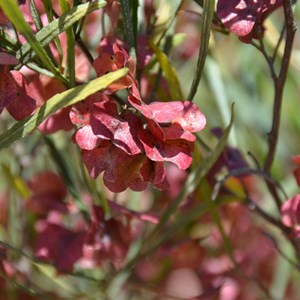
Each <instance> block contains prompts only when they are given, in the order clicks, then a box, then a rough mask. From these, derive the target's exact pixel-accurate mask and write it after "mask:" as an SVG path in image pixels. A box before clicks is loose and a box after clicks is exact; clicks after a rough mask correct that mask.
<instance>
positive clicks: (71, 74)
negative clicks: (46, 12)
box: [59, 0, 75, 87]
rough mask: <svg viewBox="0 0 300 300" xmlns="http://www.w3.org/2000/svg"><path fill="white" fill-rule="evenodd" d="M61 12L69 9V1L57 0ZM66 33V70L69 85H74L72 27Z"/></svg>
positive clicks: (73, 37) (73, 39)
mask: <svg viewBox="0 0 300 300" xmlns="http://www.w3.org/2000/svg"><path fill="white" fill-rule="evenodd" d="M59 3H60V6H61V9H62V11H63V13H67V12H68V11H70V6H69V3H68V2H67V1H66V0H59ZM66 35H67V72H68V75H69V82H70V83H69V87H74V85H75V35H74V32H73V28H72V27H69V28H68V29H67V30H66Z"/></svg>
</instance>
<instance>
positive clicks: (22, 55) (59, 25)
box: [9, 0, 106, 64]
mask: <svg viewBox="0 0 300 300" xmlns="http://www.w3.org/2000/svg"><path fill="white" fill-rule="evenodd" d="M9 1H11V0H9ZM105 4H106V2H105V1H103V0H97V1H95V2H88V3H85V4H81V5H78V6H76V7H73V8H72V9H70V10H69V11H68V12H67V13H65V14H64V15H62V16H61V17H60V18H58V19H55V20H53V21H52V22H51V23H50V24H49V25H47V26H45V27H43V28H42V29H41V30H40V31H39V32H38V33H37V34H36V36H35V38H36V40H37V41H38V42H39V43H40V44H41V45H42V46H45V45H48V44H49V43H50V42H51V41H52V40H53V39H54V38H55V37H56V36H58V35H59V34H60V33H61V32H63V31H65V30H67V29H68V28H69V27H71V26H72V25H73V24H74V23H76V22H77V21H78V20H80V19H81V18H83V17H84V16H85V15H86V14H88V13H90V12H92V11H94V10H97V9H99V8H102V7H104V6H105ZM16 57H17V58H18V59H19V60H21V61H22V62H23V64H25V63H27V62H28V61H29V60H30V59H31V58H32V57H33V54H32V49H31V47H30V44H29V43H25V44H24V45H23V46H22V47H21V49H20V50H19V51H18V52H17V55H16Z"/></svg>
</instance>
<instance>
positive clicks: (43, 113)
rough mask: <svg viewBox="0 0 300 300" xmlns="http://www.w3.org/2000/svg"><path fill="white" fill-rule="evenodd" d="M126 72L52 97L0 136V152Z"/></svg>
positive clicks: (102, 78) (107, 75) (95, 80)
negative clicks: (58, 111)
mask: <svg viewBox="0 0 300 300" xmlns="http://www.w3.org/2000/svg"><path fill="white" fill-rule="evenodd" d="M127 72H128V69H127V68H123V69H120V70H118V71H115V72H111V73H108V74H106V75H104V76H102V77H100V78H97V79H94V80H92V81H90V82H88V83H86V84H83V85H80V86H77V87H75V88H72V89H70V90H67V91H65V92H63V93H60V94H57V95H55V96H53V97H52V98H50V99H49V100H48V101H47V102H46V103H45V104H44V105H43V106H41V107H40V108H39V109H38V110H37V111H36V112H35V113H34V115H32V116H29V117H27V118H25V119H24V120H22V121H19V122H16V123H15V124H14V125H13V126H12V127H11V128H10V129H9V130H7V131H6V132H5V133H3V134H2V135H0V150H1V149H3V148H6V147H8V146H9V145H11V144H12V143H13V142H15V141H17V140H18V139H20V138H23V137H25V136H27V135H28V134H29V133H30V132H32V131H33V130H34V129H36V128H37V127H38V126H39V124H41V123H42V121H43V120H44V119H46V118H47V117H49V116H50V115H51V114H53V113H54V112H56V111H57V110H59V109H61V108H64V107H66V106H69V105H73V104H75V103H77V102H79V101H81V100H83V99H85V98H87V97H88V96H90V95H92V94H94V93H96V92H98V91H100V90H102V89H105V88H106V87H107V86H109V85H110V84H111V83H113V82H114V81H116V80H118V79H119V78H122V77H123V76H125V75H126V73H127Z"/></svg>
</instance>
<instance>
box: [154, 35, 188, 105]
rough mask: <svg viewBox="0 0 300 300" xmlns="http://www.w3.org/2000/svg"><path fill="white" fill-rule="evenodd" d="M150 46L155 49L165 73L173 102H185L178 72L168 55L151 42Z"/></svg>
mask: <svg viewBox="0 0 300 300" xmlns="http://www.w3.org/2000/svg"><path fill="white" fill-rule="evenodd" d="M149 45H150V47H151V48H152V49H153V51H154V53H155V55H156V57H157V60H158V61H159V64H160V66H161V68H162V70H163V72H164V73H165V76H166V79H167V82H168V85H169V88H170V93H171V97H172V100H184V96H183V94H182V91H181V88H180V83H179V80H178V77H177V74H176V71H175V69H174V68H173V66H172V64H171V63H170V61H169V59H168V57H167V55H166V54H165V53H163V52H162V51H161V50H160V49H159V48H158V47H157V46H155V45H154V43H153V42H152V41H149Z"/></svg>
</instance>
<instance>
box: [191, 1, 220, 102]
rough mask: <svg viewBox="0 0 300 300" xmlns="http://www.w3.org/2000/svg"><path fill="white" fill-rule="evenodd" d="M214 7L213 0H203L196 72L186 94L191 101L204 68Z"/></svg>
mask: <svg viewBox="0 0 300 300" xmlns="http://www.w3.org/2000/svg"><path fill="white" fill-rule="evenodd" d="M214 9H215V0H203V12H202V19H201V23H200V26H201V32H200V34H201V40H200V49H199V56H198V62H197V69H196V73H195V76H194V79H193V83H192V86H191V90H190V93H189V96H188V100H190V101H193V99H194V96H195V94H196V92H197V89H198V85H199V82H200V79H201V76H202V72H203V69H204V64H205V60H206V56H207V52H208V45H209V38H210V28H211V23H212V20H213V15H214Z"/></svg>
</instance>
